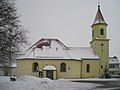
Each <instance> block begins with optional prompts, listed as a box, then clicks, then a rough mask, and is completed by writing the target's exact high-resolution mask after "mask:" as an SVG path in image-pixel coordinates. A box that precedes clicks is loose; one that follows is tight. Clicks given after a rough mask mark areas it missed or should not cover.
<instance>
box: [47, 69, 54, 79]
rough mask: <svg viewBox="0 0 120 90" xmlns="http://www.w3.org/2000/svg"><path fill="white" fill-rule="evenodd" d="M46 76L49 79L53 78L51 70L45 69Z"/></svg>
mask: <svg viewBox="0 0 120 90" xmlns="http://www.w3.org/2000/svg"><path fill="white" fill-rule="evenodd" d="M46 77H47V78H50V79H53V71H48V70H47V71H46Z"/></svg>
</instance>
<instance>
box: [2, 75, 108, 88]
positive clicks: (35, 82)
mask: <svg viewBox="0 0 120 90" xmlns="http://www.w3.org/2000/svg"><path fill="white" fill-rule="evenodd" d="M87 80H88V79H87ZM91 80H92V79H91ZM96 80H97V79H96ZM96 86H101V85H100V84H93V83H83V82H79V83H78V82H71V80H64V79H59V80H54V81H53V80H50V79H48V78H37V77H34V76H28V75H25V76H21V77H19V78H18V79H17V81H10V79H9V77H3V76H0V90H101V89H99V88H96ZM102 90H107V89H102ZM108 90H109V89H108Z"/></svg>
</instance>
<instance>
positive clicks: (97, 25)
mask: <svg viewBox="0 0 120 90" xmlns="http://www.w3.org/2000/svg"><path fill="white" fill-rule="evenodd" d="M107 25H108V24H107V23H106V22H105V20H104V18H103V15H102V13H101V10H100V5H98V11H97V14H96V17H95V20H94V22H93V24H92V26H91V27H92V31H91V32H92V40H91V42H90V47H67V46H66V45H64V44H63V43H62V42H61V41H60V40H58V39H53V38H42V39H40V40H39V41H38V42H36V43H35V44H34V45H32V46H31V47H30V48H29V49H28V50H27V51H26V53H25V55H24V56H22V57H19V58H18V59H17V75H18V76H21V75H33V76H37V77H48V78H51V79H59V78H66V79H78V78H95V77H99V76H100V75H102V74H103V73H104V70H105V69H106V68H109V65H108V62H109V39H108V38H107Z"/></svg>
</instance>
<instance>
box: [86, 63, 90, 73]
mask: <svg viewBox="0 0 120 90" xmlns="http://www.w3.org/2000/svg"><path fill="white" fill-rule="evenodd" d="M86 72H87V73H89V72H90V65H89V64H87V66H86Z"/></svg>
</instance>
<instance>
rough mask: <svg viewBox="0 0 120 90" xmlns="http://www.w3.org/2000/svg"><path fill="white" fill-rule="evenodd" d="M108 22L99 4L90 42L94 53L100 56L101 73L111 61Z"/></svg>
mask: <svg viewBox="0 0 120 90" xmlns="http://www.w3.org/2000/svg"><path fill="white" fill-rule="evenodd" d="M107 25H108V24H107V23H106V22H105V20H104V18H103V15H102V13H101V10H100V5H98V10H97V14H96V17H95V20H94V22H93V24H92V26H91V27H92V41H91V42H90V45H91V47H92V48H93V50H94V53H95V54H96V55H98V56H99V58H100V61H99V74H100V75H101V74H103V73H104V70H105V69H106V67H107V68H108V65H109V64H108V62H109V40H110V39H107Z"/></svg>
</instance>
